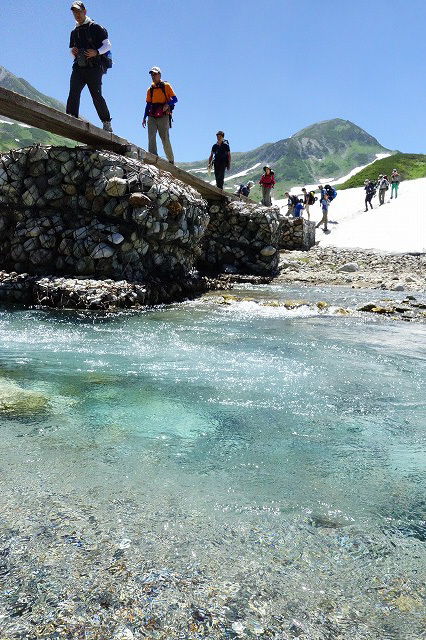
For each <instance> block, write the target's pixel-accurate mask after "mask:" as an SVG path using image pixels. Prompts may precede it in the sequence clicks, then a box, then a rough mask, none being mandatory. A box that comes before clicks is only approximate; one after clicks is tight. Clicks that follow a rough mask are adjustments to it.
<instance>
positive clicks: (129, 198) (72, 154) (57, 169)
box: [0, 146, 209, 281]
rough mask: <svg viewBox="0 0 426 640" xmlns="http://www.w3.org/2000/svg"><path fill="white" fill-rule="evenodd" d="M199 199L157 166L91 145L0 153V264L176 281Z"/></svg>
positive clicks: (192, 245) (195, 227) (190, 264)
mask: <svg viewBox="0 0 426 640" xmlns="http://www.w3.org/2000/svg"><path fill="white" fill-rule="evenodd" d="M208 221H209V216H208V211H207V203H206V202H205V201H204V200H202V199H201V198H200V195H199V194H198V193H197V192H196V191H195V190H194V189H192V187H189V186H187V185H186V184H184V183H183V182H181V181H180V180H177V179H176V178H174V177H172V176H171V175H170V174H168V173H166V172H160V171H159V170H158V169H157V168H156V167H153V166H149V165H146V164H144V163H141V162H139V161H137V160H133V159H129V158H125V157H123V156H120V155H117V154H115V153H111V152H106V151H94V150H91V149H85V148H77V149H68V148H62V147H38V146H36V147H30V148H26V149H21V150H18V151H11V152H10V153H8V154H3V155H1V156H0V267H1V268H5V269H9V270H11V271H15V272H17V273H24V272H27V273H29V274H44V275H45V274H56V275H68V276H95V277H98V278H99V277H100V278H113V279H114V280H117V279H126V280H128V281H136V280H138V281H145V280H147V279H149V278H152V277H156V278H158V277H160V278H161V277H162V276H164V277H170V276H171V275H173V276H175V277H185V274H189V273H190V272H191V270H193V268H194V264H195V262H196V260H197V258H198V256H199V255H200V246H201V239H202V237H203V235H204V233H205V231H206V228H207V225H208Z"/></svg>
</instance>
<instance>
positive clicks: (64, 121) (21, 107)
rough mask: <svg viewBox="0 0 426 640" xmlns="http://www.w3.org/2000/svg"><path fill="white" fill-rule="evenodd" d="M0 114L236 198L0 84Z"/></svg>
mask: <svg viewBox="0 0 426 640" xmlns="http://www.w3.org/2000/svg"><path fill="white" fill-rule="evenodd" d="M0 115H3V116H6V117H7V118H12V120H17V121H18V122H22V123H24V124H28V125H30V126H31V127H37V129H43V130H44V131H49V132H50V133H55V134H57V135H59V136H62V137H64V138H68V139H69V140H75V141H77V142H82V143H84V144H87V145H90V146H93V147H95V148H96V149H106V150H108V151H115V152H116V153H119V154H120V155H127V154H129V155H131V154H132V155H135V156H136V157H137V158H138V159H139V160H140V161H142V162H145V163H146V164H152V165H155V166H156V167H158V169H160V170H161V171H168V172H169V173H171V174H172V176H174V177H175V178H178V179H179V180H182V182H184V183H185V184H188V185H189V186H191V187H193V188H194V189H195V190H196V191H198V192H199V193H200V195H201V196H202V197H203V198H205V199H207V200H222V199H224V198H225V199H228V200H239V199H240V198H239V197H237V196H235V195H234V194H230V193H227V192H226V191H222V189H218V188H217V187H216V186H214V185H212V184H210V183H208V182H206V181H205V180H202V179H201V178H198V177H197V176H194V175H193V174H192V173H188V172H187V171H184V170H183V169H179V167H177V166H176V165H174V164H171V163H170V162H168V161H167V160H164V159H163V158H160V157H159V156H156V155H154V154H152V153H149V152H148V151H145V150H144V149H141V148H140V147H137V146H136V145H132V144H131V143H129V142H128V141H127V140H125V139H124V138H120V137H119V136H116V135H115V134H114V133H108V132H107V131H104V130H103V129H100V128H99V127H95V126H94V125H93V124H91V123H90V122H87V121H86V120H80V119H79V118H74V117H73V116H69V115H67V114H66V113H62V111H58V110H57V109H53V108H52V107H48V106H46V105H44V104H40V103H39V102H36V101H35V100H31V99H30V98H26V97H25V96H21V95H20V94H19V93H15V92H14V91H10V90H9V89H4V88H3V87H0ZM242 200H244V201H245V202H251V200H249V199H248V198H242Z"/></svg>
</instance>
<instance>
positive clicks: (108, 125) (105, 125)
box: [102, 120, 112, 133]
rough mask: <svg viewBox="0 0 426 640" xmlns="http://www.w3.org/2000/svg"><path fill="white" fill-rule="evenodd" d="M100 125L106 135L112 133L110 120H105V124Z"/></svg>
mask: <svg viewBox="0 0 426 640" xmlns="http://www.w3.org/2000/svg"><path fill="white" fill-rule="evenodd" d="M102 124H103V129H104V131H108V133H112V126H111V120H105V122H103V123H102Z"/></svg>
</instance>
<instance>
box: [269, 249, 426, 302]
mask: <svg viewBox="0 0 426 640" xmlns="http://www.w3.org/2000/svg"><path fill="white" fill-rule="evenodd" d="M279 270H280V273H279V276H278V277H277V278H275V279H274V282H279V283H291V284H296V283H298V284H307V285H318V284H326V285H339V286H351V287H352V288H354V289H355V288H356V289H384V290H388V291H419V292H424V291H426V255H424V254H419V255H411V254H391V253H381V252H379V251H372V250H371V251H367V250H361V249H339V248H336V247H318V246H317V247H314V248H312V249H311V250H310V251H281V252H280V264H279Z"/></svg>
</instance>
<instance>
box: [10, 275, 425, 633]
mask: <svg viewBox="0 0 426 640" xmlns="http://www.w3.org/2000/svg"><path fill="white" fill-rule="evenodd" d="M257 291H258V292H257V293H256V295H257V296H258V297H259V296H260V297H262V298H264V299H268V298H271V297H272V298H275V299H280V298H304V299H307V298H308V299H309V298H311V299H315V300H318V299H328V300H330V298H331V297H333V298H334V302H335V303H336V305H349V304H356V303H357V302H361V301H364V300H365V301H367V300H368V301H371V299H372V295H371V293H368V292H362V291H346V290H340V291H339V290H332V291H331V290H327V291H321V290H316V291H315V290H313V289H312V290H308V289H304V290H299V289H296V288H295V289H292V290H289V289H288V288H277V287H275V288H270V287H263V288H261V289H260V291H261V293H259V289H258V290H257ZM252 293H253V292H252V291H251V290H249V288H248V290H247V291H245V292H244V293H243V295H246V294H250V295H251V294H252ZM425 334H426V331H425V325H421V324H414V323H395V322H389V321H385V320H383V319H377V318H367V317H366V316H362V317H361V316H359V317H336V316H334V315H333V314H332V313H329V314H322V315H321V314H318V313H316V312H314V311H312V310H310V309H308V308H302V309H301V310H300V309H299V310H294V311H287V310H285V309H284V308H282V307H268V306H259V305H258V304H255V303H252V302H242V303H241V302H240V303H233V304H230V305H220V304H217V300H216V299H215V297H214V296H211V297H208V298H205V299H204V300H198V301H195V302H189V303H185V304H182V305H176V306H173V307H170V308H165V309H157V310H151V311H146V312H141V313H128V314H122V315H119V316H115V317H99V316H96V315H84V314H83V315H77V314H75V313H65V312H64V313H57V312H52V311H41V310H19V309H11V308H2V309H0V345H1V346H0V388H1V381H3V383H4V381H5V380H6V381H8V383H10V382H12V383H13V384H15V385H18V386H19V387H21V388H24V389H27V390H32V391H37V392H39V393H41V394H43V395H44V396H45V397H46V398H47V399H48V402H49V405H48V409H47V410H46V411H43V412H40V413H36V414H32V415H26V414H23V415H17V414H12V415H4V414H3V415H1V417H0V423H1V435H2V438H1V445H0V470H1V477H2V495H1V507H2V509H1V513H2V521H1V544H2V547H3V550H7V553H6V555H5V556H4V557H5V560H4V566H6V565H7V570H6V569H5V570H4V571H3V574H2V569H1V566H0V578H1V580H2V581H3V586H2V588H1V589H0V628H1V629H2V631H3V636H1V637H2V638H3V637H4V638H9V637H10V638H14V637H27V636H25V635H14V634H16V633H24V630H26V629H27V628H29V627H30V626H31V624H34V622H33V623H31V622H30V621H31V619H32V618H33V619H36V620H41V619H46V620H50V621H52V620H55V619H56V618H57V617H58V616H59V617H60V616H62V618H61V619H62V620H66V621H67V622H68V623H69V624H71V623H72V624H77V621H78V620H79V619H80V624H83V623H82V620H83V619H84V625H85V628H86V629H87V630H88V631H87V633H89V635H86V636H85V637H93V638H95V637H105V636H102V634H101V635H100V636H96V633H95V631H94V630H93V629H95V630H96V628H98V627H99V625H100V624H104V625H106V627H108V628H110V629H111V635H112V632H113V630H114V628H115V624H116V621H117V619H118V618H117V616H118V615H119V614H118V613H117V612H119V611H121V609H120V606H121V607H122V608H123V611H124V610H126V611H129V610H131V609H132V607H133V609H135V606H136V605H135V604H133V605H131V606H130V605H129V602H130V601H132V602H135V601H137V602H138V603H139V604H140V606H141V607H142V609H143V612H141V613H140V614H138V615H139V618H137V616H136V618H137V619H138V620H139V622H136V621H135V619H133V618H132V619H131V620H130V619H129V620H127V618H126V620H127V622H128V624H129V625H130V626H132V625H133V626H132V628H133V631H134V633H135V637H144V636H143V635H140V636H138V635H137V634H138V628H139V627H138V624H139V625H140V624H142V623H141V622H140V620H142V618H143V616H145V617H146V615H147V613H146V612H147V611H148V609H149V611H150V612H151V614H152V615H154V614H155V615H157V616H158V618H159V619H161V626H162V629H163V631H162V633H166V630H167V629H171V631H168V632H167V633H169V635H161V634H160V635H155V633H156V632H153V631H152V632H151V633H152V634H153V635H151V636H150V637H171V638H172V637H178V635H177V633H178V630H179V633H183V632H182V629H188V627H187V626H185V625H186V622H185V620H186V617H187V614H188V615H189V613H188V612H190V610H191V606H198V607H202V608H203V609H205V610H208V611H211V612H212V616H213V619H215V620H216V621H217V625H216V627H214V629H213V627H212V630H211V631H210V632H209V637H211V638H213V637H217V638H222V637H223V638H228V637H234V635H235V634H236V633H237V632H238V633H241V634H247V635H246V637H261V638H266V637H269V638H271V637H275V638H283V639H285V638H286V637H295V634H296V631H295V629H296V630H297V629H299V628H300V629H303V630H304V633H305V634H306V635H303V636H302V637H306V638H340V637H342V638H355V639H357V638H390V639H399V638H410V639H411V638H413V639H415V638H421V637H422V634H424V632H425V620H426V617H425V616H426V612H425V607H424V604H425V587H424V578H425V575H426V572H425V568H426V562H425V554H424V550H425V540H426V522H425V518H426V516H425V495H426V494H425V488H426V487H425V485H426V482H425V467H426V465H425V423H426V420H425V418H426V406H425V386H426V385H425V383H426V348H425V342H426V341H425ZM0 554H1V547H0ZM3 555H4V554H3ZM1 557H2V556H1V555H0V558H1ZM117 558H119V559H120V562H123V563H124V562H125V564H126V567H127V569H128V571H129V572H130V574H131V575H130V577H129V575H127V577H123V576H124V574H123V575H122V574H121V573H120V574H119V575H118V576H117V575H115V574H114V571H113V572H112V573H113V575H114V579H113V580H112V578H111V571H110V570H109V569H108V567H110V566H111V565H114V563H115V562H117ZM1 564H2V563H1V562H0V565H1ZM159 571H163V572H166V573H165V575H167V576H168V577H167V578H163V579H162V580H163V582H162V584H163V585H164V584H167V588H166V587H164V589H163V591H162V592H161V597H160V596H158V597H156V596H155V597H150V600H149V606H148V603H147V602H146V601H145V600H144V598H146V597H147V596H146V592H145V591H144V590H143V589H142V590H141V584H142V583H143V580H144V576H145V577H146V575H148V574H149V572H157V574H158V572H159ZM157 574H156V575H157ZM1 575H2V576H3V577H1ZM170 576H173V578H170ZM183 576H185V580H186V582H185V586H182V584H183V583H182V580H183V579H184V578H183ZM195 576H197V579H195ZM157 577H158V576H157ZM34 580H35V581H36V583H37V584H36V585H35V584H34ZM179 580H180V581H181V582H179ZM40 585H42V587H41V586H40ZM123 585H126V589H127V591H126V593H127V595H128V598H129V601H128V602H127V601H126V600H125V599H124V601H123V600H120V602H121V604H120V605H118V604H117V606H116V607H115V608H114V615H113V614H112V613H111V610H112V608H109V609H108V608H107V609H105V608H104V607H101V609H100V610H99V611H100V612H99V614H96V615H98V618H99V619H96V620H95V619H94V617H93V607H94V608H95V609H96V606H97V605H96V603H95V605H96V606H95V605H93V594H94V593H98V592H99V593H100V592H101V591H102V590H105V589H107V590H109V591H110V592H111V593H113V594H116V593H118V590H120V589H123V588H124V586H123ZM129 594H131V595H129ZM117 598H118V596H117ZM131 598H133V600H131ZM118 600H119V599H118ZM22 602H26V603H27V607H26V608H25V607H24V609H23V610H21V609H22V607H21V608H20V603H22ZM124 602H127V604H126V605H125V604H123V603H124ZM177 602H179V603H180V604H179V606H178V605H177V604H176V603H177ZM28 603H29V604H28ZM77 603H79V604H78V605H77ZM141 603H142V604H141ZM172 605H173V606H172ZM174 605H176V606H174ZM138 606H139V605H138ZM17 612H18V613H17ZM120 615H121V614H120ZM126 615H130V614H126ZM135 615H136V614H135ZM79 616H80V618H79ZM114 616H115V617H114ZM120 619H123V620H124V619H125V615H124V613H123V614H122V617H121V618H120ZM144 619H145V618H144ZM99 620H100V621H99ZM236 624H237V625H240V626H237V627H236V626H235V625H236ZM108 625H109V626H108ZM168 625H169V626H168ZM232 625H234V626H232ZM262 630H263V631H262ZM268 630H269V631H268ZM46 633H47V632H46ZM91 633H92V634H94V635H90V634H91ZM102 633H104V632H102ZM140 633H141V632H140ZM158 633H160V632H158ZM194 633H195V632H194ZM262 633H263V635H262ZM268 633H269V635H267V634H268ZM273 633H275V634H278V635H273ZM339 633H340V634H341V635H338V634H339ZM215 634H216V635H215ZM250 634H251V635H250ZM286 634H288V635H286ZM292 634H293V635H292ZM327 634H328V635H327ZM333 634H335V635H333ZM28 637H32V636H28ZM40 637H68V636H53V635H52V636H48V635H45V636H40ZM69 637H73V636H69ZM75 637H80V636H78V635H75ZM106 637H109V636H106ZM179 637H180V636H179ZM182 637H188V638H192V637H194V638H195V637H204V636H202V635H196V634H195V635H183V636H182ZM235 637H236V636H235ZM242 637H244V635H242Z"/></svg>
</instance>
